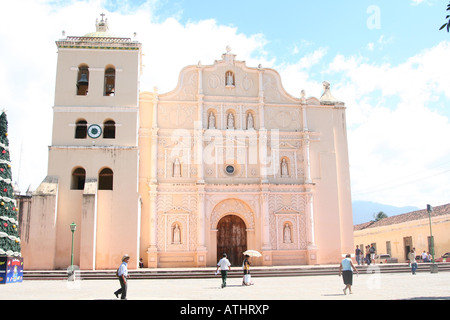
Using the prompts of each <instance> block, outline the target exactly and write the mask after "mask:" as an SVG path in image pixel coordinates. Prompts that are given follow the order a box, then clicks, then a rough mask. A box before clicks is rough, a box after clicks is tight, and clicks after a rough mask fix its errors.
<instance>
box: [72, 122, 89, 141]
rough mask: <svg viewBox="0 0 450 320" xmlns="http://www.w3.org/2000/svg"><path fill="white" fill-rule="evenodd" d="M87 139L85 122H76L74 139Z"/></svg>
mask: <svg viewBox="0 0 450 320" xmlns="http://www.w3.org/2000/svg"><path fill="white" fill-rule="evenodd" d="M86 137H87V121H86V120H78V121H77V123H76V127H75V139H86Z"/></svg>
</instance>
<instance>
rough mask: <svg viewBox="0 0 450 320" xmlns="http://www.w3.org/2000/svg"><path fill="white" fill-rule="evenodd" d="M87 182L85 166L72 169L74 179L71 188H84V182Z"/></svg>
mask: <svg viewBox="0 0 450 320" xmlns="http://www.w3.org/2000/svg"><path fill="white" fill-rule="evenodd" d="M85 182H86V170H84V169H83V168H76V169H75V170H73V171H72V181H71V184H70V189H72V190H84V183H85Z"/></svg>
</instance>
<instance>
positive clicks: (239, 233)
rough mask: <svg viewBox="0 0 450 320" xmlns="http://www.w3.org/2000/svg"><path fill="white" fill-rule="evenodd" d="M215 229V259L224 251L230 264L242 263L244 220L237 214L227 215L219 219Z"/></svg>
mask: <svg viewBox="0 0 450 320" xmlns="http://www.w3.org/2000/svg"><path fill="white" fill-rule="evenodd" d="M217 229H218V232H217V261H219V260H220V259H222V256H223V254H224V253H226V254H227V255H228V260H230V262H231V265H232V266H240V265H242V261H243V259H244V256H243V253H244V251H246V250H247V231H246V226H245V222H244V221H243V220H242V219H241V218H239V217H238V216H235V215H228V216H225V217H223V218H222V219H221V220H220V221H219V223H218V225H217Z"/></svg>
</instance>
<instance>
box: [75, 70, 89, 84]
mask: <svg viewBox="0 0 450 320" xmlns="http://www.w3.org/2000/svg"><path fill="white" fill-rule="evenodd" d="M88 84H89V81H88V78H87V75H86V73H82V74H81V77H80V79H79V80H78V82H77V86H78V87H81V86H87V85H88Z"/></svg>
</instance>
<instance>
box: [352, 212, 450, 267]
mask: <svg viewBox="0 0 450 320" xmlns="http://www.w3.org/2000/svg"><path fill="white" fill-rule="evenodd" d="M449 228H450V204H446V205H442V206H437V207H435V208H433V211H432V212H431V233H432V235H433V239H434V251H435V257H436V258H438V257H441V256H442V255H443V254H444V253H446V252H450V236H449V232H448V230H449ZM354 243H355V246H356V245H359V247H360V248H364V247H365V246H367V245H371V244H374V247H375V248H376V250H377V253H378V254H384V253H387V254H390V255H391V257H394V258H397V259H398V261H399V262H406V261H408V260H409V258H408V253H409V252H410V251H411V250H412V248H416V254H417V255H421V254H422V253H423V252H424V251H425V252H429V253H430V254H431V253H432V250H431V235H430V218H429V215H428V212H427V210H426V209H423V210H417V211H412V212H408V213H405V214H401V215H396V216H392V217H388V218H384V219H381V220H379V221H371V222H367V223H362V224H359V225H356V226H354Z"/></svg>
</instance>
